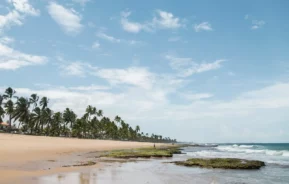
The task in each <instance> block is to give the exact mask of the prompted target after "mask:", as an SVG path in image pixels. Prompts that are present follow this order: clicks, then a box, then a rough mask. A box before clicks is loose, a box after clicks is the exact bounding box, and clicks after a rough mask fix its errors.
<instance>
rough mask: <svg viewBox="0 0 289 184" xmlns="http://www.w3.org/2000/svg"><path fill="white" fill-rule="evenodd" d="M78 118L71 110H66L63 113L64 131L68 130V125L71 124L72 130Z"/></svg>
mask: <svg viewBox="0 0 289 184" xmlns="http://www.w3.org/2000/svg"><path fill="white" fill-rule="evenodd" d="M76 118H77V116H76V114H75V113H74V112H73V111H72V110H70V109H69V108H66V109H65V111H64V112H63V121H64V129H66V125H67V124H70V128H71V129H72V127H73V124H74V122H75V121H76ZM65 136H66V135H65Z"/></svg>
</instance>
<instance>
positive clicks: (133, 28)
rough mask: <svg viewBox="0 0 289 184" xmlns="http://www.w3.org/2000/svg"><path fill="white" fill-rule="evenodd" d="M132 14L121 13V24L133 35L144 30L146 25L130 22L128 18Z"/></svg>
mask: <svg viewBox="0 0 289 184" xmlns="http://www.w3.org/2000/svg"><path fill="white" fill-rule="evenodd" d="M130 14H131V12H122V13H121V20H120V23H121V25H122V28H123V29H124V30H125V31H128V32H132V33H138V32H140V31H141V30H142V29H144V28H145V27H144V25H142V24H140V23H138V22H131V21H129V20H128V17H129V16H130Z"/></svg>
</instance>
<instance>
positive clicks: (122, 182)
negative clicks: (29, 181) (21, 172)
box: [36, 143, 289, 184]
mask: <svg viewBox="0 0 289 184" xmlns="http://www.w3.org/2000/svg"><path fill="white" fill-rule="evenodd" d="M183 153H184V154H181V155H174V157H173V158H170V159H149V160H140V161H137V162H126V163H109V164H107V166H106V167H103V168H95V169H88V170H83V171H80V172H73V173H66V174H57V175H52V176H45V177H41V178H39V179H37V182H36V183H37V184H66V183H67V184H68V183H69V184H135V183H138V184H148V183H151V184H185V183H192V184H193V183H196V184H273V183H274V184H288V183H289V144H257V143H254V144H243V143H242V144H240V143H236V144H220V145H219V146H218V147H187V148H184V150H183ZM193 157H201V158H217V157H218V158H243V159H249V160H261V161H264V162H265V163H266V166H265V167H263V168H261V169H260V170H224V169H204V168H198V167H193V168H189V167H183V166H176V165H174V164H171V163H168V162H171V161H177V160H186V159H187V158H193Z"/></svg>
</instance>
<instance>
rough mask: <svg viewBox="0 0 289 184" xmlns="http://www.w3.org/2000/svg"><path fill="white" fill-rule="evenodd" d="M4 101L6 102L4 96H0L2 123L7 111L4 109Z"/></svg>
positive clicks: (0, 117) (0, 118)
mask: <svg viewBox="0 0 289 184" xmlns="http://www.w3.org/2000/svg"><path fill="white" fill-rule="evenodd" d="M3 100H4V97H3V96H2V95H0V122H2V121H3V119H2V118H3V117H4V115H5V110H4V109H3V107H2V104H3Z"/></svg>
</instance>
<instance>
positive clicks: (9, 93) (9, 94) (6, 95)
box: [3, 87, 16, 130]
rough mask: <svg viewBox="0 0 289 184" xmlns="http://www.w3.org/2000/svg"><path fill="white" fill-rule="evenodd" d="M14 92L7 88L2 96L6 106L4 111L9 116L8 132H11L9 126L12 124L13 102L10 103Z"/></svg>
mask: <svg viewBox="0 0 289 184" xmlns="http://www.w3.org/2000/svg"><path fill="white" fill-rule="evenodd" d="M15 93H16V91H15V90H14V89H12V88H11V87H9V88H7V89H6V90H5V93H4V95H3V98H4V99H6V100H7V101H6V104H5V111H6V114H7V115H8V116H9V130H11V124H12V114H13V108H14V102H13V101H12V99H13V98H15V97H16V96H14V95H15Z"/></svg>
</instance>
